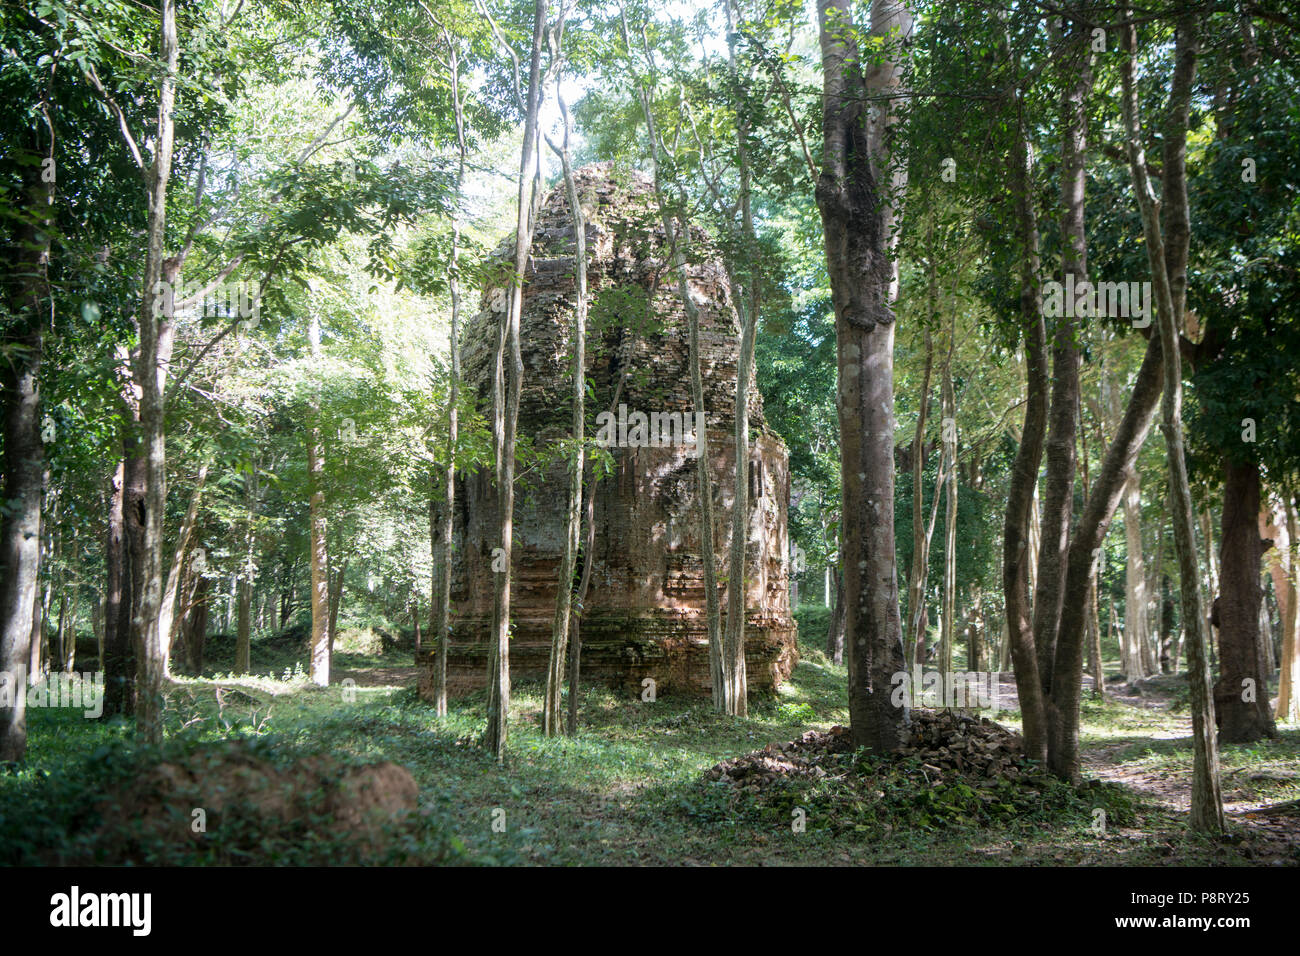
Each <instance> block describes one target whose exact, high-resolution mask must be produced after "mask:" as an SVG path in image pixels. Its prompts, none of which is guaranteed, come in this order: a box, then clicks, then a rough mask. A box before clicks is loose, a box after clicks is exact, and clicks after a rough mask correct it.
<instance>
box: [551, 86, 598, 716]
mask: <svg viewBox="0 0 1300 956" xmlns="http://www.w3.org/2000/svg"><path fill="white" fill-rule="evenodd" d="M557 97H558V98H559V103H560V110H561V112H562V113H563V114H564V142H563V145H562V146H560V147H559V148H558V149H556V145H555V144H554V143H551V148H552V149H555V150H556V152H557V153H558V155H559V157H560V164H561V166H562V167H563V170H564V185H565V188H566V190H567V192H568V195H569V215H570V216H571V218H572V220H573V262H574V276H575V279H574V295H575V300H574V303H573V432H572V441H573V446H574V450H573V461H571V462H570V463H569V497H568V501H567V504H566V508H565V516H566V520H565V530H564V552H563V554H562V555H561V556H560V577H559V581H558V582H556V592H555V619H554V621H553V622H552V625H551V656H550V661H549V663H548V666H547V669H546V699H545V701H544V703H543V706H542V733H543V734H545V735H546V736H548V737H554V736H557V735H558V734H559V733H560V703H561V700H560V698H561V690H562V688H563V685H564V676H565V675H564V658H565V654H566V653H568V645H569V630H570V625H571V620H572V617H573V613H572V612H573V572H574V568H575V567H576V565H577V561H578V535H579V533H580V532H581V525H582V476H583V470H584V468H585V467H586V454H585V451H586V448H585V442H586V414H587V413H586V404H585V399H586V393H587V223H586V217H585V216H583V214H582V197H580V196H579V195H578V183H577V180H576V179H575V178H574V175H573V164H572V162H571V161H570V158H569V138H570V135H571V133H572V129H573V123H572V121H571V120H570V118H569V111H568V108H567V106H566V105H565V103H564V97H563V95H561V94H559V93H558V91H557Z"/></svg>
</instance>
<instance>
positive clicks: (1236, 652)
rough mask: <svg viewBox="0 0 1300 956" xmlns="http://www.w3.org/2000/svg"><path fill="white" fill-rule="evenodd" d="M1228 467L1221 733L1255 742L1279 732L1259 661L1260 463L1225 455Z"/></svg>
mask: <svg viewBox="0 0 1300 956" xmlns="http://www.w3.org/2000/svg"><path fill="white" fill-rule="evenodd" d="M1223 470H1224V481H1223V526H1222V532H1221V535H1220V547H1221V548H1222V551H1221V553H1220V558H1219V567H1220V574H1219V588H1220V591H1219V681H1218V684H1217V685H1216V686H1215V694H1214V702H1215V707H1216V709H1217V713H1218V717H1219V739H1220V740H1222V741H1223V742H1225V743H1250V742H1251V741H1255V740H1259V739H1261V738H1263V737H1272V736H1274V735H1275V733H1276V729H1275V728H1274V725H1273V717H1272V714H1271V713H1270V711H1269V705H1268V698H1269V694H1268V681H1267V677H1266V675H1265V674H1264V673H1262V672H1261V670H1260V666H1259V639H1260V636H1259V608H1260V602H1261V601H1262V599H1263V596H1264V594H1263V589H1262V588H1261V587H1260V565H1261V559H1262V557H1263V554H1264V545H1263V542H1262V541H1261V540H1260V537H1259V498H1260V487H1259V484H1260V483H1259V465H1258V464H1256V463H1254V462H1247V463H1244V464H1238V463H1236V462H1233V461H1231V460H1229V459H1225V460H1224V463H1223ZM1185 617H1186V614H1184V618H1185Z"/></svg>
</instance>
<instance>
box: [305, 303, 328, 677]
mask: <svg viewBox="0 0 1300 956" xmlns="http://www.w3.org/2000/svg"><path fill="white" fill-rule="evenodd" d="M310 322H311V324H310V328H309V330H308V337H309V339H310V341H311V353H312V358H313V359H316V358H318V357H319V355H320V319H319V317H318V316H317V315H316V314H315V312H313V313H312V316H311V320H310ZM318 414H319V412H318V409H317V406H316V400H315V399H313V400H312V408H311V410H310V412H309V415H310V419H311V420H310V421H309V422H308V425H307V486H308V491H307V494H308V499H307V525H308V534H307V540H308V547H309V549H310V554H309V566H310V571H311V673H310V676H311V681H312V683H313V684H316V685H317V686H319V687H328V686H329V682H330V664H331V660H330V658H331V655H330V626H329V614H330V598H329V585H330V576H329V566H330V562H329V546H328V544H327V543H326V535H327V530H328V529H327V526H326V519H325V460H324V448H323V446H322V444H321V436H320V425H319V423H318V421H317V418H318Z"/></svg>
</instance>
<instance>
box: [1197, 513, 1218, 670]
mask: <svg viewBox="0 0 1300 956" xmlns="http://www.w3.org/2000/svg"><path fill="white" fill-rule="evenodd" d="M1200 521H1201V544H1202V545H1203V546H1204V548H1205V568H1206V571H1207V572H1208V577H1207V581H1206V583H1207V584H1208V585H1209V591H1208V593H1209V594H1211V595H1217V594H1218V593H1219V565H1218V561H1217V560H1216V558H1215V553H1216V552H1215V550H1214V522H1213V521H1212V520H1211V519H1210V509H1209V506H1208V505H1207V506H1206V507H1205V508H1202V509H1201V514H1200ZM1213 615H1214V598H1213V597H1211V599H1210V607H1209V609H1207V610H1206V612H1205V633H1206V634H1209V635H1211V636H1212V635H1213V634H1214V622H1213V620H1212V617H1213ZM1208 650H1209V653H1210V665H1211V666H1212V667H1213V666H1217V663H1218V662H1217V660H1216V659H1215V656H1214V642H1213V641H1211V642H1210V646H1209V648H1208Z"/></svg>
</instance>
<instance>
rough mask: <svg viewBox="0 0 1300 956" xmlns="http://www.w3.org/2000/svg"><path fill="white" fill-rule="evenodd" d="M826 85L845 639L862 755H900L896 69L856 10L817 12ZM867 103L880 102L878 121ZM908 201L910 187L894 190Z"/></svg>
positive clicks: (903, 725) (884, 24) (825, 210)
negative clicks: (876, 54) (868, 59)
mask: <svg viewBox="0 0 1300 956" xmlns="http://www.w3.org/2000/svg"><path fill="white" fill-rule="evenodd" d="M817 13H818V25H819V33H820V41H821V52H822V78H823V84H824V93H825V96H824V108H823V138H824V144H825V148H824V154H823V165H822V170H821V175H820V176H819V178H818V181H817V207H818V209H819V210H820V212H821V217H822V225H823V231H824V236H825V245H826V266H827V272H828V274H829V277H830V284H831V301H832V304H833V305H834V308H835V335H836V356H837V363H838V372H839V387H838V394H837V407H838V411H839V423H840V460H841V479H842V489H843V491H842V494H843V511H842V514H843V527H842V531H841V535H842V541H843V551H842V555H843V567H844V589H845V636H846V640H847V644H848V669H849V680H848V683H849V722H850V726H851V731H852V739H853V743H854V744H855V745H856V746H859V747H863V746H865V747H869V748H871V749H872V750H875V751H882V752H888V751H894V750H897V749H898V748H899V747H901V746H903V745H904V744H905V743H906V741H907V739H908V733H909V724H910V713H909V710H908V708H907V707H906V706H903V707H894V706H892V705H891V702H890V695H891V691H892V689H893V686H894V683H893V681H892V678H893V675H895V674H897V673H900V672H902V671H904V670H905V668H906V656H905V653H904V648H903V635H902V622H901V620H900V619H899V613H898V567H897V563H896V558H895V546H894V369H893V354H894V313H893V309H892V308H891V302H892V299H893V296H894V292H895V288H896V282H897V271H896V268H895V264H894V262H893V259H892V248H891V239H890V234H891V232H892V226H893V224H894V219H895V211H894V208H893V205H892V202H891V198H890V195H889V194H890V192H891V189H890V185H891V184H890V183H889V182H887V181H886V180H887V177H888V176H889V169H890V162H889V156H888V145H887V142H886V132H887V127H888V126H890V125H891V124H892V123H893V122H894V121H895V119H896V114H895V110H894V108H893V105H892V97H894V96H897V95H900V94H901V93H902V92H903V91H902V90H901V80H900V77H899V73H898V65H897V63H896V62H894V61H893V60H891V59H889V58H888V57H887V56H886V57H880V58H878V59H877V60H875V61H874V62H873V64H872V65H871V66H869V67H868V66H867V65H866V64H864V63H863V61H862V57H861V54H860V52H859V47H858V43H857V40H856V38H855V36H854V34H853V33H852V23H853V13H852V4H851V3H849V0H818V4H817ZM911 31H912V18H911V14H910V13H909V12H908V10H907V8H906V7H905V6H903V5H902V4H901V3H899V2H897V0H875V2H873V4H872V7H871V31H870V32H871V34H872V36H873V37H876V38H884V37H887V36H890V35H891V34H894V35H896V36H901V37H907V36H909V35H910V34H911ZM868 98H876V103H875V105H874V106H873V107H872V109H871V111H870V112H871V114H872V117H871V118H869V116H868V109H867V101H868ZM893 185H894V186H895V187H897V190H896V192H897V193H899V194H901V192H902V187H903V183H902V182H901V181H896V182H894V183H893Z"/></svg>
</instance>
